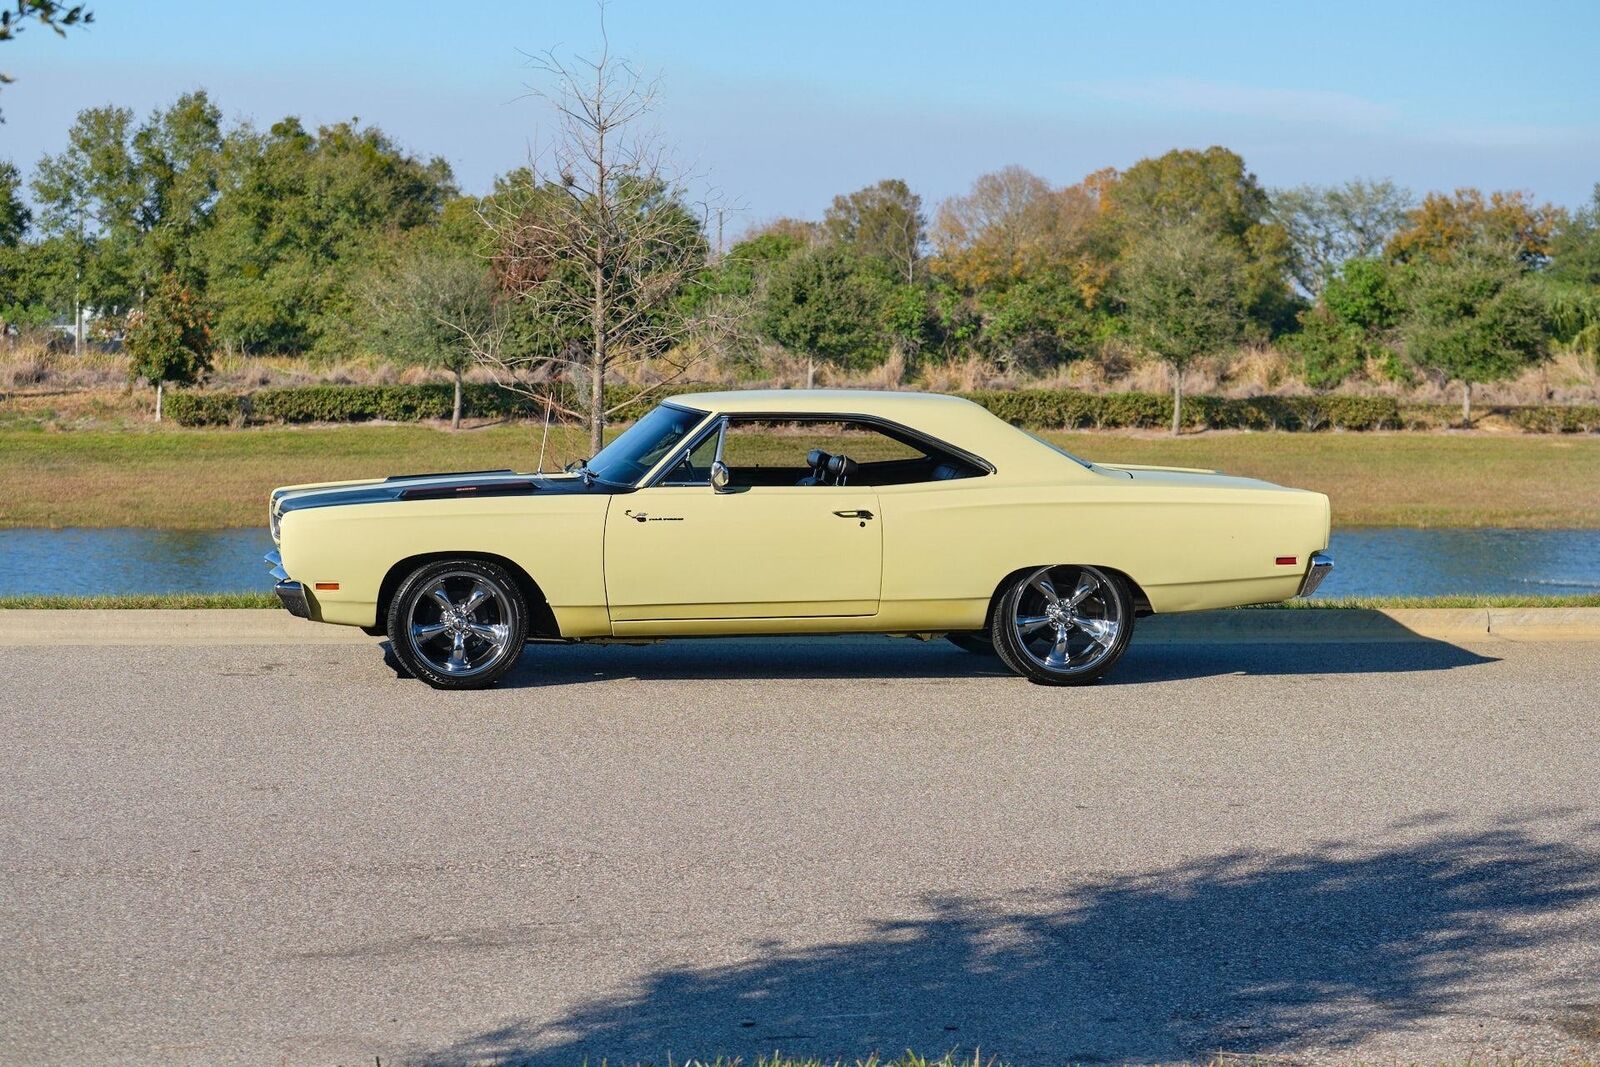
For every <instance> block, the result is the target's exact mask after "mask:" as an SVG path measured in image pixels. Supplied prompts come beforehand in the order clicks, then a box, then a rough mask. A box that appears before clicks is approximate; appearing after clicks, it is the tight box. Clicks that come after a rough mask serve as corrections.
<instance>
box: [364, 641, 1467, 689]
mask: <svg viewBox="0 0 1600 1067" xmlns="http://www.w3.org/2000/svg"><path fill="white" fill-rule="evenodd" d="M386 659H389V660H392V655H391V656H388V657H386ZM1494 662H1497V660H1496V659H1495V658H1494V657H1492V656H1484V655H1480V654H1478V653H1476V652H1472V651H1469V650H1467V649H1464V648H1460V647H1457V646H1456V645H1452V644H1450V643H1449V642H1446V641H1432V640H1426V639H1420V638H1417V639H1412V640H1406V641H1395V642H1375V641H1361V642H1340V641H1317V642H1310V641H1308V642H1305V643H1287V642H1280V643H1273V644H1264V643H1250V642H1245V641H1241V640H1237V639H1232V640H1228V641H1224V642H1217V643H1197V642H1185V643H1181V644H1179V643H1172V644H1168V643H1155V642H1149V643H1145V642H1141V641H1140V639H1139V636H1138V635H1137V634H1135V636H1134V640H1133V644H1132V645H1131V646H1130V647H1129V649H1128V651H1127V653H1126V654H1125V655H1124V657H1123V659H1122V661H1121V662H1120V663H1118V664H1117V665H1116V666H1115V667H1114V668H1113V669H1112V670H1111V672H1110V674H1109V675H1108V676H1107V677H1106V678H1105V679H1104V681H1103V682H1102V683H1101V684H1103V685H1130V684H1138V683H1142V682H1159V681H1173V680H1178V679H1184V678H1207V677H1215V676H1218V675H1229V674H1242V675H1263V676H1279V675H1323V674H1405V673H1413V672H1418V671H1445V670H1454V669H1456V668H1460V667H1471V666H1476V665H1479V664H1485V663H1494ZM391 665H392V664H391ZM719 678H754V679H772V680H782V679H796V680H802V679H849V678H877V679H885V678H887V679H894V678H902V679H916V678H923V679H962V678H1005V679H1015V678H1016V676H1015V675H1013V674H1012V673H1011V672H1010V671H1009V670H1007V669H1006V667H1005V666H1004V665H1003V664H1001V662H1000V661H999V659H997V658H995V657H993V656H982V655H974V654H973V653H970V652H965V651H962V650H961V649H958V648H956V647H955V646H954V645H951V644H949V643H948V642H946V641H944V640H942V639H936V640H932V641H918V640H915V639H910V638H890V637H751V638H745V637H726V638H681V639H674V640H668V641H662V642H660V643H657V644H651V645H592V644H569V645H559V644H537V645H530V646H529V647H528V649H527V650H526V651H525V652H524V653H523V656H522V659H521V661H520V662H519V663H518V665H517V667H516V669H515V670H513V671H512V672H511V673H510V674H508V675H507V676H506V677H505V678H504V679H502V681H501V682H500V685H501V686H502V687H506V688H526V687H538V686H559V685H576V684H580V683H584V682H595V681H608V680H609V681H616V680H624V679H637V680H647V681H677V680H699V679H707V680H710V679H719ZM1019 681H1020V680H1019Z"/></svg>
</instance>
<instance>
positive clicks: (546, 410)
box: [534, 393, 551, 474]
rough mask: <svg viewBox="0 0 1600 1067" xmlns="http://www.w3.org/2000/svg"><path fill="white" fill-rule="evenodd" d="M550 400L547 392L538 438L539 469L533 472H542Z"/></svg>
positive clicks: (547, 437) (547, 432) (548, 426)
mask: <svg viewBox="0 0 1600 1067" xmlns="http://www.w3.org/2000/svg"><path fill="white" fill-rule="evenodd" d="M550 400H551V397H550V395H549V394H548V393H547V394H545V398H544V434H543V435H542V436H541V437H540V438H539V469H538V470H536V471H534V473H535V474H543V473H544V446H545V444H546V443H547V442H548V441H549V440H550Z"/></svg>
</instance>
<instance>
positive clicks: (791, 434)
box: [722, 419, 985, 486]
mask: <svg viewBox="0 0 1600 1067" xmlns="http://www.w3.org/2000/svg"><path fill="white" fill-rule="evenodd" d="M813 451H820V452H823V453H826V454H827V455H829V456H845V457H848V458H849V459H850V460H852V461H853V464H854V468H853V470H852V472H851V473H850V474H848V475H847V476H846V477H845V479H844V484H848V485H863V486H877V485H905V484H908V483H912V482H928V481H941V480H944V479H948V478H968V477H972V476H974V475H978V474H983V473H985V472H984V471H983V470H981V469H979V468H977V467H975V466H974V465H973V464H971V463H970V462H968V461H966V460H963V459H960V458H957V457H955V456H952V455H949V454H947V453H945V452H944V451H943V450H941V449H937V448H933V447H931V446H928V445H924V444H922V443H921V442H920V441H919V440H917V439H916V438H914V437H912V436H911V435H909V434H906V435H903V436H901V435H896V434H895V433H894V432H893V431H891V430H889V429H887V428H880V427H879V426H877V425H875V424H872V423H866V422H855V421H851V420H848V419H842V420H833V421H822V420H815V419H801V420H782V419H731V420H729V423H728V429H727V435H726V439H725V441H724V443H723V450H722V459H723V462H724V463H726V464H727V465H728V470H729V473H730V475H731V482H732V484H733V485H736V486H739V485H817V484H826V485H833V484H839V482H838V480H837V479H836V478H827V477H824V478H823V479H821V480H819V478H818V475H817V472H816V471H815V470H814V469H813V468H812V467H811V466H810V464H809V463H808V460H807V457H808V456H809V455H810V454H811V453H812V452H813Z"/></svg>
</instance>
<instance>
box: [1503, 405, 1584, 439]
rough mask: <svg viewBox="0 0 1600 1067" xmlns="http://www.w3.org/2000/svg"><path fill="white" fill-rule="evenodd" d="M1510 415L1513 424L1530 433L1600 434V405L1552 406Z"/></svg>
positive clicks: (1533, 408) (1531, 408)
mask: <svg viewBox="0 0 1600 1067" xmlns="http://www.w3.org/2000/svg"><path fill="white" fill-rule="evenodd" d="M1510 414H1511V421H1512V423H1514V424H1515V425H1516V426H1517V427H1518V428H1519V429H1523V430H1527V431H1528V432H1529V433H1597V432H1600V405H1596V404H1561V405H1556V404H1550V405H1546V406H1543V407H1528V408H1516V409H1514V410H1513V411H1512V412H1511V413H1510Z"/></svg>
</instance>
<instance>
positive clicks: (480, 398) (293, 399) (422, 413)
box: [166, 382, 687, 426]
mask: <svg viewBox="0 0 1600 1067" xmlns="http://www.w3.org/2000/svg"><path fill="white" fill-rule="evenodd" d="M686 391H687V388H686V387H678V388H675V389H663V390H646V389H640V388H638V387H634V386H609V387H607V389H606V405H607V407H608V408H613V409H615V410H614V411H613V412H612V415H611V418H612V419H614V420H616V421H619V422H626V421H630V420H632V419H636V418H638V417H639V416H640V415H642V414H644V413H645V412H646V411H648V410H649V409H650V408H651V407H653V406H655V404H656V403H657V402H658V401H659V400H660V399H661V397H663V396H666V395H670V394H671V393H673V392H686ZM551 392H552V399H553V400H554V402H555V403H556V404H557V405H558V407H567V408H569V409H570V408H572V407H574V406H575V397H574V396H573V391H572V389H571V388H570V387H568V386H558V387H556V388H554V389H552V391H551ZM454 404H455V387H454V386H453V385H451V384H450V383H448V382H430V383H427V384H423V385H299V386H287V387H283V388H276V389H258V390H256V391H255V392H252V393H227V392H210V391H181V392H178V391H175V392H173V393H172V394H170V395H169V396H168V398H167V401H166V406H167V411H168V413H169V414H170V415H171V417H172V419H173V420H174V421H175V422H177V423H178V424H179V425H181V426H228V425H238V424H241V423H246V422H249V423H303V422H370V421H372V420H374V419H382V420H385V421H389V422H416V421H418V420H420V419H448V418H449V417H450V411H451V408H452V407H453V406H454ZM461 406H462V411H463V413H464V414H465V415H467V416H468V417H470V418H480V419H482V418H542V417H543V415H544V410H545V402H544V399H543V398H542V397H530V396H524V395H522V394H520V393H514V392H512V391H511V390H509V389H503V388H501V387H499V386H497V385H487V384H480V383H471V384H469V385H467V386H466V387H465V388H464V389H463V390H462V396H461Z"/></svg>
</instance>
